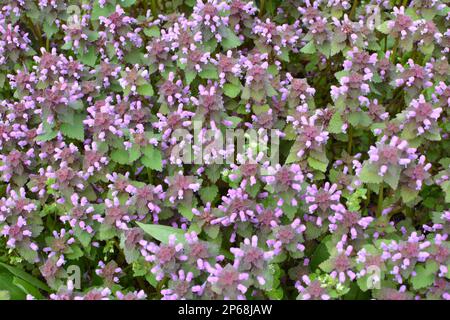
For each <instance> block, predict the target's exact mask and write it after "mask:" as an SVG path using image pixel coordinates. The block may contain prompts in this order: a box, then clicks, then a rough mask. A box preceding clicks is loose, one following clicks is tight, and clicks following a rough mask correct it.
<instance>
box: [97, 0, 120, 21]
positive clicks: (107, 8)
mask: <svg viewBox="0 0 450 320" xmlns="http://www.w3.org/2000/svg"><path fill="white" fill-rule="evenodd" d="M115 9H116V8H115V6H114V5H112V4H109V3H108V4H105V5H104V6H103V7H100V5H99V3H98V1H95V3H94V5H93V7H92V13H91V19H92V20H98V18H99V17H109V15H110V14H111V13H113V12H114V10H115Z"/></svg>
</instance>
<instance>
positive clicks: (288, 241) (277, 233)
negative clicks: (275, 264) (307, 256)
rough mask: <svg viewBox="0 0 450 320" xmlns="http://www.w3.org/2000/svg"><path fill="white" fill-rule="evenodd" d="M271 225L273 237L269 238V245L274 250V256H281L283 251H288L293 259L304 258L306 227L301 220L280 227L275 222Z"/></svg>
mask: <svg viewBox="0 0 450 320" xmlns="http://www.w3.org/2000/svg"><path fill="white" fill-rule="evenodd" d="M271 224H272V228H273V229H272V235H270V236H269V240H267V244H268V245H269V247H270V248H272V250H273V252H274V254H275V255H279V254H281V253H282V252H283V251H287V252H289V255H290V256H291V257H293V258H297V259H298V258H302V257H303V255H304V254H303V251H304V250H305V246H304V245H303V242H304V236H303V233H304V232H305V230H306V227H305V225H304V224H302V223H301V221H300V219H298V218H297V219H295V220H294V221H293V222H292V223H291V224H288V225H278V224H277V223H275V222H272V223H271Z"/></svg>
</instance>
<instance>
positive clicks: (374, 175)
mask: <svg viewBox="0 0 450 320" xmlns="http://www.w3.org/2000/svg"><path fill="white" fill-rule="evenodd" d="M359 179H361V181H362V182H364V183H381V182H383V178H382V177H380V176H379V175H378V169H377V167H376V166H374V165H373V164H371V163H366V164H365V165H364V166H363V168H362V169H361V171H360V172H359Z"/></svg>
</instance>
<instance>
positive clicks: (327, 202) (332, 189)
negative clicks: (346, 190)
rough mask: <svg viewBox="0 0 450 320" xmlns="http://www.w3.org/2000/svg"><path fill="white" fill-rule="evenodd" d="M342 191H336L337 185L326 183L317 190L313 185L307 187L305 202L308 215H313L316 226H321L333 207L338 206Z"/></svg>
mask: <svg viewBox="0 0 450 320" xmlns="http://www.w3.org/2000/svg"><path fill="white" fill-rule="evenodd" d="M341 193H342V191H340V190H337V184H330V183H329V182H326V183H325V185H324V186H323V187H320V188H318V187H317V186H316V185H315V184H313V185H312V186H308V187H307V190H306V197H305V202H306V203H307V204H308V212H309V214H312V215H314V216H315V217H316V218H315V223H316V225H317V226H322V224H323V223H325V222H326V218H327V217H328V216H329V215H330V213H331V212H333V210H334V209H333V206H336V205H338V204H339V199H340V197H341Z"/></svg>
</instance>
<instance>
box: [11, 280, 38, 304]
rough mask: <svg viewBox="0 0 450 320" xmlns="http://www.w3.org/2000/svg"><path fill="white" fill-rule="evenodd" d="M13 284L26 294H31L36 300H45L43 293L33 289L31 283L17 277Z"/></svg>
mask: <svg viewBox="0 0 450 320" xmlns="http://www.w3.org/2000/svg"><path fill="white" fill-rule="evenodd" d="M12 283H13V284H14V285H15V286H16V287H18V288H20V289H21V290H22V291H23V292H25V293H26V294H31V295H32V296H33V297H34V298H36V299H44V296H43V295H42V293H40V292H39V290H38V289H36V288H35V287H33V286H32V285H31V284H30V283H28V282H26V281H24V280H22V279H20V278H16V277H14V278H13V281H12Z"/></svg>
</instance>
